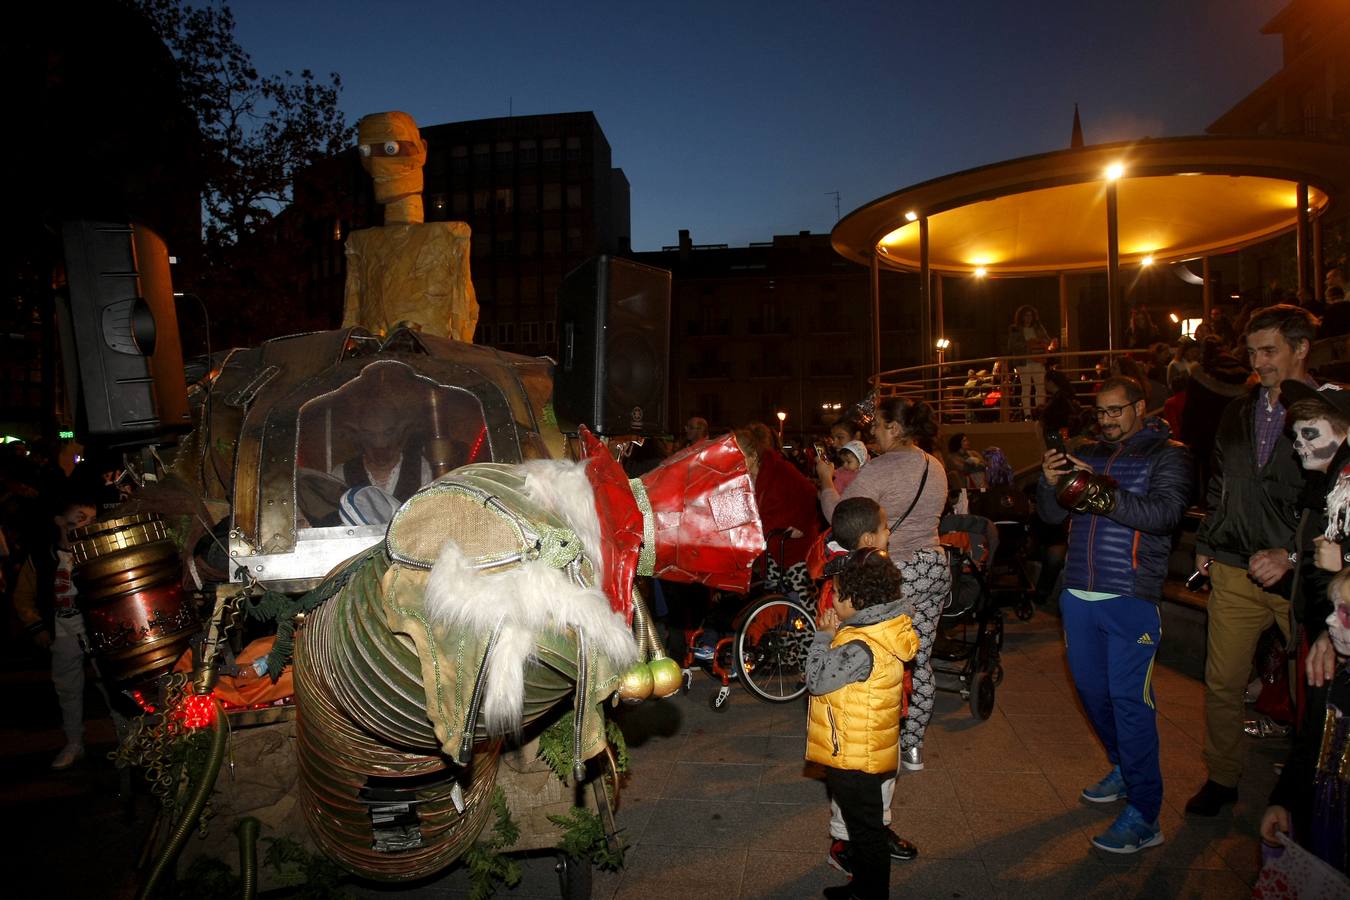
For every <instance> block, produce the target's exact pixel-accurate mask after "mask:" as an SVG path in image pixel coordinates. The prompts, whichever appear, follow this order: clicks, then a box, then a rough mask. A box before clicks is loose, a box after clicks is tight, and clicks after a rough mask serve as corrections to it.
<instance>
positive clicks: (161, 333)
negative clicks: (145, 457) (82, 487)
mask: <svg viewBox="0 0 1350 900" xmlns="http://www.w3.org/2000/svg"><path fill="white" fill-rule="evenodd" d="M62 241H63V244H64V247H65V256H66V282H67V285H68V287H69V292H68V296H67V297H66V302H67V304H68V305H67V307H66V308H65V309H62V310H61V315H60V319H61V322H60V325H61V338H62V341H61V343H62V349H63V351H64V352H63V354H62V355H63V361H64V363H65V371H66V380H67V384H68V385H70V386H71V387H72V388H73V387H74V385H75V383H76V380H77V378H78V384H79V396H80V398H81V399H82V401H83V407H84V416H85V420H86V427H87V428H88V431H89V434H90V435H95V436H102V437H112V438H115V439H117V440H114V443H122V444H126V443H150V442H152V441H154V440H155V439H156V438H157V437H158V436H161V435H163V434H165V433H166V432H172V431H181V430H183V429H184V428H188V427H190V426H191V424H192V420H191V416H190V415H189V412H188V402H187V384H186V382H185V380H184V377H183V351H182V347H181V345H180V343H179V338H178V317H177V315H176V314H175V312H174V297H173V283H172V280H171V278H170V275H169V253H168V250H167V249H166V248H165V246H164V242H163V241H162V240H160V238H159V235H157V234H155V233H154V232H153V231H151V230H150V229H148V228H144V227H142V226H140V225H129V224H126V223H118V222H85V221H81V222H66V223H64V225H63V227H62Z"/></svg>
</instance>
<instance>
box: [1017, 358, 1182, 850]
mask: <svg viewBox="0 0 1350 900" xmlns="http://www.w3.org/2000/svg"><path fill="white" fill-rule="evenodd" d="M1144 408H1145V403H1144V388H1143V386H1142V385H1141V384H1139V383H1138V382H1137V381H1135V380H1134V379H1132V378H1125V377H1123V376H1116V377H1114V378H1109V379H1107V380H1106V382H1105V383H1103V384H1102V389H1101V391H1100V392H1098V394H1097V399H1096V405H1095V412H1096V416H1097V421H1098V423H1099V424H1100V427H1101V440H1100V441H1098V442H1095V443H1092V444H1088V445H1086V446H1085V447H1083V448H1082V449H1081V450H1080V451H1079V453H1078V456H1077V457H1073V456H1068V455H1066V454H1064V453H1061V452H1059V451H1057V450H1050V451H1047V452H1046V454H1045V456H1044V458H1043V459H1042V460H1041V479H1040V482H1039V483H1038V484H1037V487H1036V508H1037V510H1038V511H1039V512H1040V515H1041V518H1043V519H1045V520H1046V521H1047V522H1050V523H1052V524H1053V523H1057V522H1061V521H1063V520H1064V519H1065V518H1066V517H1067V516H1069V514H1070V510H1072V512H1073V516H1072V518H1071V519H1070V522H1069V551H1068V559H1067V561H1066V563H1065V569H1064V593H1063V594H1062V595H1061V596H1060V601H1059V605H1060V610H1061V613H1062V615H1063V618H1064V634H1065V642H1066V646H1067V652H1068V657H1069V669H1070V671H1071V672H1072V673H1073V680H1074V686H1075V687H1076V688H1077V690H1078V696H1079V699H1081V700H1082V702H1083V709H1084V711H1085V712H1086V713H1087V715H1088V719H1089V721H1090V722H1091V723H1092V728H1093V730H1094V731H1095V732H1096V733H1097V737H1098V738H1099V739H1100V740H1101V742H1102V744H1103V745H1104V746H1105V748H1106V755H1107V757H1108V758H1109V759H1110V761H1111V764H1112V769H1111V771H1110V772H1109V773H1107V775H1106V777H1105V778H1103V779H1102V780H1101V781H1099V782H1098V783H1097V784H1094V785H1091V786H1090V787H1087V788H1084V789H1083V793H1082V797H1083V799H1085V800H1088V801H1091V802H1093V803H1110V802H1112V801H1114V800H1119V799H1121V798H1125V797H1128V799H1129V803H1128V805H1127V806H1126V807H1125V809H1124V810H1123V811H1122V812H1121V813H1120V815H1119V816H1118V817H1117V818H1116V821H1115V822H1114V823H1113V824H1112V825H1111V827H1110V828H1108V829H1107V830H1106V832H1104V833H1103V834H1099V835H1097V836H1096V837H1094V838H1093V839H1092V843H1093V844H1094V845H1095V846H1097V847H1099V848H1100V849H1102V850H1106V851H1108V852H1111V853H1135V852H1138V851H1139V850H1143V849H1145V848H1146V847H1153V846H1156V845H1158V844H1161V843H1162V840H1163V835H1162V830H1161V829H1160V828H1159V827H1158V812H1159V810H1160V809H1161V807H1162V771H1161V769H1160V768H1159V765H1158V724H1157V714H1156V712H1155V709H1154V701H1153V688H1152V684H1151V678H1152V674H1153V657H1154V654H1155V653H1156V652H1157V650H1158V641H1159V640H1160V638H1161V636H1162V621H1161V618H1160V616H1159V614H1158V600H1159V598H1160V597H1161V596H1162V585H1163V579H1164V578H1165V577H1166V575H1167V557H1168V554H1169V553H1170V551H1171V547H1172V531H1173V530H1174V529H1175V528H1176V526H1177V523H1178V522H1179V521H1180V520H1181V515H1182V513H1183V512H1185V510H1186V498H1187V496H1188V495H1189V493H1190V478H1191V461H1190V456H1189V453H1188V452H1187V450H1186V447H1185V446H1184V445H1182V444H1179V443H1177V442H1176V441H1173V440H1171V439H1170V437H1171V435H1170V432H1169V431H1168V429H1167V425H1166V423H1164V422H1163V421H1162V420H1161V419H1145V418H1144ZM1075 470H1077V471H1075ZM1071 473H1072V474H1073V475H1074V476H1075V478H1073V479H1071V480H1070V481H1071V482H1072V483H1068V484H1061V479H1062V478H1064V476H1066V475H1070V474H1071ZM1057 487H1058V490H1057ZM1066 506H1067V508H1066Z"/></svg>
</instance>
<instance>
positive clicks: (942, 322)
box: [933, 272, 947, 340]
mask: <svg viewBox="0 0 1350 900" xmlns="http://www.w3.org/2000/svg"><path fill="white" fill-rule="evenodd" d="M933 309H934V311H935V312H936V315H937V336H938V339H939V340H940V339H942V338H945V337H946V336H947V320H946V318H945V317H944V316H943V314H942V273H941V272H937V273H935V274H934V275H933Z"/></svg>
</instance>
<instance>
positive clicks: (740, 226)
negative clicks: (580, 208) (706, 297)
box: [231, 0, 1285, 250]
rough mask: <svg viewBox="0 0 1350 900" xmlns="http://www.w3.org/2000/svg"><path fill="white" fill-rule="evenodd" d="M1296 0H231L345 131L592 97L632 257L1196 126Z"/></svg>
mask: <svg viewBox="0 0 1350 900" xmlns="http://www.w3.org/2000/svg"><path fill="white" fill-rule="evenodd" d="M1284 5H1285V0H1166V2H1164V0H1133V2H1116V0H1037V2H1032V3H1017V2H1006V0H998V2H994V0H989V2H972V0H947V2H915V0H909V2H892V3H889V4H880V3H858V2H843V3H840V2H835V3H823V2H805V0H779V2H774V3H748V2H728V0H720V2H716V3H711V2H708V3H705V2H683V3H659V4H657V3H592V2H570V3H534V2H523V0H520V2H501V3H493V2H488V3H448V2H444V0H440V2H402V0H399V2H394V0H389V2H370V0H364V2H351V0H322V2H320V0H285V2H275V0H234V2H233V3H232V4H231V6H232V8H233V10H234V12H235V16H236V19H237V26H238V27H237V31H236V34H237V37H238V38H239V41H240V43H241V44H242V45H243V46H244V48H245V49H246V50H248V51H249V52H250V53H251V54H252V55H253V59H254V62H255V64H256V65H257V66H258V67H259V68H260V69H261V70H262V71H264V72H275V71H279V70H281V69H287V68H289V69H292V70H299V69H303V68H310V69H313V70H315V71H316V72H320V73H327V72H330V71H336V72H338V73H339V74H340V75H341V76H342V79H343V84H344V89H343V93H342V99H341V105H342V108H343V111H344V112H345V113H346V115H347V117H348V119H349V121H350V122H353V123H354V122H355V120H356V119H357V118H359V117H360V116H362V115H364V114H366V113H370V112H378V111H381V110H387V109H402V110H405V111H407V112H409V113H411V114H412V115H413V117H414V118H416V119H417V121H418V123H419V124H422V125H436V124H440V123H443V122H454V121H461V120H466V119H478V118H490V117H495V116H504V115H507V114H508V113H514V114H515V115H533V114H541V113H555V112H573V111H578V110H593V111H594V112H595V114H596V116H597V118H598V119H599V121H600V126H601V127H602V128H603V129H604V131H605V134H606V135H607V137H608V138H609V142H610V146H611V147H612V148H613V163H614V165H616V166H618V167H620V168H622V169H623V170H624V172H625V173H626V174H627V176H628V180H629V182H630V184H631V186H632V230H633V234H632V243H633V248H634V249H635V250H651V249H658V248H660V247H661V246H662V245H665V244H673V243H675V242H676V239H677V232H678V230H679V229H681V228H688V229H690V230H691V232H692V235H693V240H694V242H695V243H727V244H732V245H738V244H740V245H744V244H747V243H749V242H751V241H763V240H768V239H769V238H770V237H771V236H772V235H774V234H790V233H795V232H797V231H799V230H811V231H815V232H825V231H829V230H830V229H831V228H832V227H833V226H834V222H835V198H834V196H833V195H832V193H831V192H834V191H838V192H839V194H840V210H841V211H842V213H843V214H845V215H846V214H847V213H848V212H849V211H850V210H852V209H854V208H856V207H859V206H862V205H864V204H865V203H867V202H869V201H871V200H874V199H876V198H877V197H880V196H882V195H884V194H887V193H890V192H891V191H894V190H897V189H899V188H902V187H905V186H907V185H910V184H914V183H916V182H919V181H923V180H926V179H929V178H934V177H937V176H940V175H943V174H946V173H949V172H954V171H958V170H960V169H965V168H970V167H972V166H977V165H982V164H985V163H991V162H996V161H998V160H1002V159H1009V158H1012V157H1017V156H1023V155H1026V154H1030V153H1040V152H1044V151H1048V150H1055V149H1059V148H1062V147H1066V146H1068V142H1069V133H1070V126H1071V122H1072V116H1073V104H1074V103H1075V102H1077V103H1078V104H1079V106H1080V110H1081V115H1082V120H1083V130H1084V134H1085V137H1086V139H1087V142H1088V143H1100V142H1106V141H1115V140H1127V139H1131V138H1139V137H1162V136H1176V135H1185V134H1200V133H1203V131H1204V128H1205V126H1206V125H1208V124H1209V123H1210V122H1212V121H1213V120H1214V119H1216V118H1217V117H1218V116H1219V115H1220V114H1222V113H1223V112H1225V111H1226V110H1227V109H1228V108H1229V107H1231V106H1232V105H1233V103H1235V102H1236V101H1237V100H1239V99H1240V98H1242V97H1243V96H1245V95H1246V94H1247V93H1248V92H1250V91H1251V90H1252V89H1253V88H1255V87H1256V86H1257V85H1259V84H1260V83H1261V82H1262V81H1264V80H1265V79H1266V78H1268V77H1269V76H1270V75H1272V74H1273V73H1274V72H1275V71H1276V70H1277V69H1278V67H1279V62H1280V43H1279V38H1278V37H1276V36H1270V35H1263V34H1261V33H1260V31H1259V29H1260V27H1261V26H1262V25H1263V24H1265V23H1266V22H1267V21H1269V20H1270V18H1271V17H1272V16H1273V15H1274V14H1275V13H1276V12H1278V11H1279V10H1280V9H1281V8H1282V7H1283V6H1284Z"/></svg>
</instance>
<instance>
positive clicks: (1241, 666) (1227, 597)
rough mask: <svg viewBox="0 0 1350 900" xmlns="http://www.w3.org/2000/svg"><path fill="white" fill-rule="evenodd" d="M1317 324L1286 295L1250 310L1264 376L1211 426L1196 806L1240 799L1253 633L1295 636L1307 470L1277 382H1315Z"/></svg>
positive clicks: (1199, 809) (1252, 348)
mask: <svg viewBox="0 0 1350 900" xmlns="http://www.w3.org/2000/svg"><path fill="white" fill-rule="evenodd" d="M1318 324H1319V323H1318V320H1317V317H1316V316H1314V315H1313V314H1312V313H1310V312H1308V311H1307V310H1305V309H1302V308H1300V307H1297V306H1291V305H1289V304H1283V303H1282V304H1277V305H1275V306H1267V307H1265V308H1263V309H1258V310H1256V311H1255V312H1253V313H1252V316H1251V318H1250V319H1249V320H1248V323H1247V334H1246V344H1247V357H1248V359H1249V360H1250V362H1251V366H1252V369H1253V370H1254V371H1255V373H1256V376H1257V377H1258V378H1259V379H1260V384H1258V385H1255V386H1253V387H1252V388H1251V389H1249V390H1248V391H1247V392H1246V393H1245V394H1244V395H1243V396H1241V397H1238V398H1237V399H1235V400H1233V401H1232V402H1230V403H1229V404H1228V406H1227V407H1225V409H1224V411H1223V416H1222V417H1221V418H1220V419H1219V425H1218V429H1217V432H1216V433H1215V436H1214V455H1213V462H1212V465H1211V467H1210V469H1211V475H1210V477H1209V483H1208V484H1207V486H1206V489H1205V509H1206V515H1205V520H1204V521H1203V522H1201V523H1200V528H1199V530H1197V531H1196V533H1195V565H1196V569H1197V570H1199V571H1208V573H1209V577H1210V585H1211V587H1210V595H1209V601H1208V604H1207V606H1208V613H1209V616H1208V618H1209V624H1208V628H1207V633H1206V638H1205V749H1204V756H1205V767H1206V769H1207V770H1208V774H1209V777H1208V779H1207V780H1206V781H1205V783H1204V785H1202V786H1201V788H1200V790H1199V791H1198V792H1197V793H1196V794H1195V796H1193V797H1191V799H1190V800H1189V801H1187V803H1186V812H1187V813H1188V814H1190V815H1195V816H1216V815H1218V814H1219V811H1220V810H1221V809H1222V808H1223V807H1224V806H1226V805H1227V804H1230V803H1233V802H1234V801H1236V800H1237V783H1238V780H1239V779H1240V778H1241V777H1242V764H1243V757H1244V756H1245V755H1246V748H1245V747H1244V745H1243V730H1242V723H1243V705H1242V698H1243V694H1244V692H1245V691H1246V688H1247V682H1248V680H1249V675H1250V674H1251V665H1252V655H1253V654H1254V653H1255V651H1256V642H1257V639H1258V638H1260V636H1261V633H1262V632H1264V631H1265V630H1266V629H1267V628H1269V627H1270V625H1271V623H1272V622H1273V623H1275V624H1276V625H1278V626H1279V629H1280V631H1281V632H1283V634H1284V637H1285V639H1286V641H1287V640H1288V638H1289V634H1290V616H1291V606H1290V602H1289V593H1290V589H1291V587H1292V583H1293V577H1292V573H1293V571H1294V569H1295V568H1296V567H1297V565H1298V554H1297V553H1296V552H1295V550H1296V549H1297V548H1296V547H1295V546H1294V532H1295V528H1296V527H1297V525H1298V514H1299V508H1300V506H1299V496H1300V494H1301V493H1302V490H1303V482H1304V474H1303V469H1302V468H1301V467H1300V465H1299V461H1298V456H1297V454H1296V453H1295V452H1294V445H1293V443H1292V440H1291V439H1290V437H1289V435H1288V432H1287V431H1286V429H1285V413H1286V404H1285V397H1284V394H1283V392H1282V391H1281V390H1280V385H1281V383H1282V382H1284V381H1286V380H1289V379H1293V380H1295V381H1302V382H1305V383H1307V384H1309V385H1312V386H1315V383H1314V382H1313V381H1312V380H1311V379H1310V378H1309V377H1308V350H1309V348H1310V347H1311V345H1312V341H1313V338H1314V337H1316V335H1317V326H1318ZM1187 409H1188V412H1187V415H1189V406H1188V407H1187Z"/></svg>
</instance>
